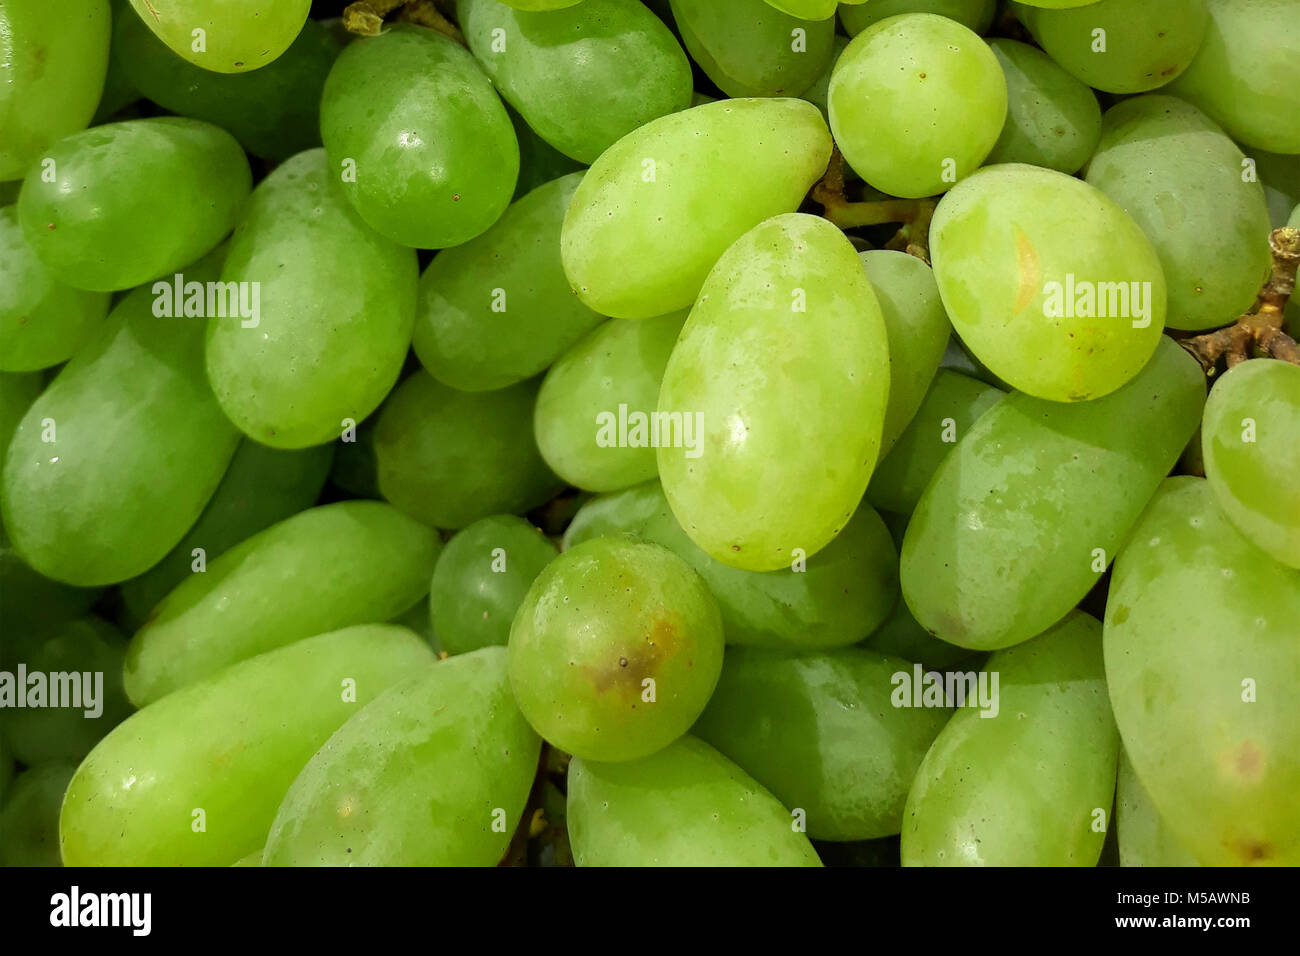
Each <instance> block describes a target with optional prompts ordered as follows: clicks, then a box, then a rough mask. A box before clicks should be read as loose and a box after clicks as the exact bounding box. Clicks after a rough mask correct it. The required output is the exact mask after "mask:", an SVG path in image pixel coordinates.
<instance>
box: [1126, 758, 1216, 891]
mask: <svg viewBox="0 0 1300 956" xmlns="http://www.w3.org/2000/svg"><path fill="white" fill-rule="evenodd" d="M1115 826H1116V828H1117V830H1118V831H1119V861H1120V866H1199V864H1198V863H1197V862H1196V859H1195V857H1193V856H1192V855H1191V854H1190V853H1188V852H1187V851H1186V850H1184V849H1183V847H1182V845H1181V844H1180V843H1179V842H1178V840H1177V838H1176V837H1175V836H1174V835H1173V834H1172V833H1170V832H1169V825H1168V824H1166V823H1165V821H1164V820H1162V819H1160V814H1159V813H1158V812H1157V811H1156V808H1155V807H1154V806H1152V805H1151V798H1150V797H1149V796H1147V792H1146V791H1145V790H1143V789H1142V781H1141V780H1139V779H1138V778H1137V773H1136V771H1134V769H1133V764H1132V763H1130V762H1129V759H1128V754H1126V753H1125V752H1124V748H1123V747H1121V748H1120V751H1119V778H1118V780H1117V781H1116V784H1115Z"/></svg>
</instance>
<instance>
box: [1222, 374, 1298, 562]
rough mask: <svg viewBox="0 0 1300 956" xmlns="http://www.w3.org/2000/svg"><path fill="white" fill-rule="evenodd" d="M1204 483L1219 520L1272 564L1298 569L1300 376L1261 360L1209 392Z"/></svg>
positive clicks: (1224, 379)
mask: <svg viewBox="0 0 1300 956" xmlns="http://www.w3.org/2000/svg"><path fill="white" fill-rule="evenodd" d="M1201 447H1202V449H1203V451H1204V456H1205V477H1206V478H1207V479H1208V480H1209V482H1210V488H1211V489H1213V491H1214V495H1215V498H1216V499H1217V500H1218V503H1219V507H1220V508H1222V509H1223V513H1224V514H1226V515H1227V516H1228V519H1229V520H1230V521H1231V522H1232V523H1233V524H1234V525H1235V526H1236V528H1237V530H1238V531H1240V532H1241V533H1242V535H1243V536H1244V537H1245V538H1246V540H1248V541H1250V542H1251V543H1252V544H1253V545H1255V546H1256V547H1257V548H1259V549H1260V550H1261V551H1263V552H1265V553H1266V554H1268V555H1270V556H1271V557H1272V558H1273V559H1274V560H1275V561H1280V562H1281V563H1282V564H1285V565H1289V566H1290V567H1293V568H1300V483H1298V482H1297V480H1296V479H1297V476H1300V368H1297V367H1296V366H1294V365H1290V364H1288V363H1286V362H1278V361H1273V360H1269V359H1259V360H1257V361H1252V362H1243V363H1242V364H1240V365H1238V366H1237V367H1236V368H1231V369H1229V370H1228V373H1227V374H1226V375H1224V376H1223V378H1221V379H1220V380H1219V381H1218V383H1217V384H1215V386H1214V390H1213V391H1211V392H1210V398H1209V401H1207V402H1206V404H1205V420H1204V424H1203V427H1202V446H1201Z"/></svg>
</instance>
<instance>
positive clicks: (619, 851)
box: [566, 736, 821, 866]
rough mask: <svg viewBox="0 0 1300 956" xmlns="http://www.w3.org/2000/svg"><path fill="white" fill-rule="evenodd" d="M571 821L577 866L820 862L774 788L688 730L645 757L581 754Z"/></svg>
mask: <svg viewBox="0 0 1300 956" xmlns="http://www.w3.org/2000/svg"><path fill="white" fill-rule="evenodd" d="M566 824H567V826H568V830H569V838H570V840H571V841H572V844H573V860H574V862H575V863H576V864H577V865H578V866H821V860H819V859H818V858H817V853H816V851H815V850H814V849H813V846H812V844H811V843H809V842H808V837H807V836H805V835H804V834H803V833H801V832H799V831H798V828H797V826H796V825H795V824H796V820H795V818H794V817H793V816H792V815H791V814H790V813H789V812H788V811H787V810H786V808H785V807H783V806H781V804H780V802H779V801H778V800H777V799H776V797H774V796H772V795H771V794H770V793H768V792H767V791H766V790H764V789H763V787H762V785H760V784H759V783H758V782H757V781H755V780H754V779H753V778H751V777H750V776H749V775H748V774H746V773H745V772H744V771H743V770H741V769H740V768H739V767H737V766H736V765H735V764H734V763H732V762H731V761H730V760H728V759H727V758H726V757H724V756H722V754H720V753H718V752H717V751H716V750H714V749H713V748H712V747H710V746H709V745H708V744H706V743H704V742H703V741H702V740H698V739H696V738H694V737H691V736H685V737H682V738H681V739H680V740H678V741H677V742H676V743H674V744H671V745H670V746H668V747H666V748H664V749H663V750H661V751H659V752H658V753H656V754H653V755H652V756H649V757H645V758H643V759H641V760H635V761H630V762H623V763H594V762H588V761H586V760H582V759H575V760H574V761H573V763H572V764H571V765H570V766H569V791H568V805H567V813H566Z"/></svg>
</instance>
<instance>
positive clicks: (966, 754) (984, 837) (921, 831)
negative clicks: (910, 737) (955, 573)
mask: <svg viewBox="0 0 1300 956" xmlns="http://www.w3.org/2000/svg"><path fill="white" fill-rule="evenodd" d="M984 675H988V678H987V679H988V687H989V688H990V689H991V691H992V696H993V697H994V698H995V699H996V710H993V709H990V710H981V709H977V708H974V707H971V706H967V707H961V708H958V710H957V713H956V714H954V715H953V718H952V720H950V721H949V722H948V725H947V726H946V727H944V728H943V730H942V731H941V732H940V733H939V736H938V739H936V740H935V742H934V745H933V746H932V747H931V748H930V752H929V753H927V754H926V755H925V760H923V761H922V763H921V767H920V769H919V770H918V771H917V774H916V780H915V781H914V782H913V783H912V790H911V793H909V794H908V796H907V807H906V809H905V810H904V812H903V844H902V855H903V865H904V866H1095V865H1096V864H1097V860H1098V858H1099V857H1100V856H1101V848H1102V843H1103V842H1104V841H1105V838H1106V830H1107V827H1108V825H1109V819H1108V818H1109V815H1110V810H1111V806H1112V804H1113V803H1114V800H1115V768H1116V761H1117V759H1118V751H1119V736H1118V734H1116V732H1115V719H1114V718H1113V717H1112V716H1111V714H1110V708H1109V707H1108V706H1107V702H1106V676H1105V672H1104V670H1103V667H1102V652H1101V625H1100V624H1099V623H1098V622H1097V621H1096V620H1095V619H1094V618H1091V617H1089V616H1088V615H1086V614H1084V613H1082V612H1080V611H1072V612H1070V614H1069V615H1068V616H1067V617H1066V618H1065V619H1064V620H1062V621H1061V622H1060V623H1058V624H1056V625H1054V626H1053V627H1051V628H1050V629H1048V630H1047V631H1045V632H1044V633H1043V634H1042V635H1041V636H1039V637H1038V638H1036V639H1035V640H1033V641H1030V642H1028V643H1026V644H1022V645H1020V646H1019V647H1013V648H1009V649H1007V650H1002V651H998V652H997V653H996V654H994V655H993V656H991V657H990V658H989V660H988V663H987V664H985V666H984V671H983V673H982V674H981V676H980V678H979V680H981V681H982V680H984V679H985V677H984ZM995 678H996V681H997V683H996V684H994V679H995ZM990 714H992V715H994V716H992V717H991V718H990V719H987V720H986V719H984V718H985V717H988V716H989V715H990ZM976 731H978V733H977V732H976ZM1098 827H1100V829H1098Z"/></svg>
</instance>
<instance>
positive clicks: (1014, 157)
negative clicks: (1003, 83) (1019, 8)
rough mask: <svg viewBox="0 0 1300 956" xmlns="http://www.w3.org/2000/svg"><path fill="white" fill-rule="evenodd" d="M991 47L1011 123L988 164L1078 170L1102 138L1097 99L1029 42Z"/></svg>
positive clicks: (992, 44)
mask: <svg viewBox="0 0 1300 956" xmlns="http://www.w3.org/2000/svg"><path fill="white" fill-rule="evenodd" d="M989 47H990V48H991V49H992V50H993V55H994V56H996V57H997V58H998V63H1000V64H1001V66H1002V72H1003V75H1004V76H1005V77H1006V80H1007V121H1006V125H1004V126H1003V127H1002V134H1001V135H1000V136H999V137H998V141H997V142H996V143H994V144H993V149H992V151H991V152H990V153H989V154H988V157H987V158H986V159H985V163H986V164H987V165H990V166H992V165H995V164H997V163H1028V164H1029V165H1031V166H1043V167H1046V168H1047V169H1055V170H1057V171H1058V172H1062V173H1076V172H1078V171H1079V170H1080V169H1081V168H1082V167H1083V165H1084V163H1086V162H1087V161H1088V159H1089V157H1091V156H1092V154H1093V153H1094V152H1095V151H1096V149H1097V142H1098V140H1099V139H1100V138H1101V107H1100V106H1099V105H1098V103H1097V97H1096V95H1095V94H1094V93H1093V92H1092V90H1090V89H1089V88H1088V87H1087V85H1085V84H1084V83H1083V82H1082V81H1081V80H1078V79H1076V78H1075V77H1073V76H1071V75H1070V74H1069V73H1068V72H1067V71H1065V70H1063V69H1062V68H1061V67H1060V66H1058V65H1057V64H1056V63H1055V62H1054V61H1053V60H1052V58H1051V57H1049V56H1048V55H1047V54H1045V53H1043V52H1042V51H1041V50H1039V49H1038V48H1036V47H1032V46H1030V45H1029V44H1028V43H1020V42H1018V41H1016V40H1007V39H1003V38H998V39H996V40H990V41H989Z"/></svg>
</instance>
